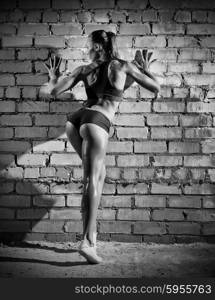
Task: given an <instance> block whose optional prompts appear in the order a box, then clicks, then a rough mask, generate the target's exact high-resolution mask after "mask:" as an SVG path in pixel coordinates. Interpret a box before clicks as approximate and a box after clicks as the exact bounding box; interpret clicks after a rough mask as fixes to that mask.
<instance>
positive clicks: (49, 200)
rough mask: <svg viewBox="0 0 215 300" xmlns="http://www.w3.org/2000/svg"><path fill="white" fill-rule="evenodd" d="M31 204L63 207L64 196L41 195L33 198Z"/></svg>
mask: <svg viewBox="0 0 215 300" xmlns="http://www.w3.org/2000/svg"><path fill="white" fill-rule="evenodd" d="M33 204H34V205H35V206H39V207H61V206H62V207H64V206H65V197H64V196H58V195H57V196H56V195H42V196H35V197H34V198H33Z"/></svg>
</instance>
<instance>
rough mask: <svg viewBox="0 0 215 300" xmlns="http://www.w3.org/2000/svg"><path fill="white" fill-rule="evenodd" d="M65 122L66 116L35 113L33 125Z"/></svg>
mask: <svg viewBox="0 0 215 300" xmlns="http://www.w3.org/2000/svg"><path fill="white" fill-rule="evenodd" d="M65 123H66V116H62V115H59V116H57V115H48V114H43V115H42V114H41V115H40V114H36V115H35V125H36V126H37V125H39V126H61V125H64V124H65Z"/></svg>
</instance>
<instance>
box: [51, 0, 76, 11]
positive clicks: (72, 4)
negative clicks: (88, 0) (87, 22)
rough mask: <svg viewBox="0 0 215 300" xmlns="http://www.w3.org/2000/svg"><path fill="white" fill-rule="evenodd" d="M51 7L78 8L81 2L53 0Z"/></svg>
mask: <svg viewBox="0 0 215 300" xmlns="http://www.w3.org/2000/svg"><path fill="white" fill-rule="evenodd" d="M52 7H53V8H54V9H80V8H81V3H80V1H79V0H73V1H67V0H61V1H58V0H53V3H52Z"/></svg>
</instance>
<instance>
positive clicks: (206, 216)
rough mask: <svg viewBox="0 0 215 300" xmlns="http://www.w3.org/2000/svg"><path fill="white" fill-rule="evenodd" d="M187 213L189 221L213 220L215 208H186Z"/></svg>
mask: <svg viewBox="0 0 215 300" xmlns="http://www.w3.org/2000/svg"><path fill="white" fill-rule="evenodd" d="M185 213H186V214H187V220H190V221H202V222H209V221H214V216H215V215H214V213H215V210H212V209H211V210H208V209H205V210H204V209H201V210H200V209H189V210H188V209H187V210H186V211H185Z"/></svg>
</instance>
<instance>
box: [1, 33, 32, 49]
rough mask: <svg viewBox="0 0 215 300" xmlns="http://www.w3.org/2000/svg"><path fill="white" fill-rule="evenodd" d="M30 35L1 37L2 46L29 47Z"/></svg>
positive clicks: (30, 42) (30, 44) (30, 43)
mask: <svg viewBox="0 0 215 300" xmlns="http://www.w3.org/2000/svg"><path fill="white" fill-rule="evenodd" d="M31 46H32V37H18V36H15V37H6V36H5V37H3V38H2V47H31Z"/></svg>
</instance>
